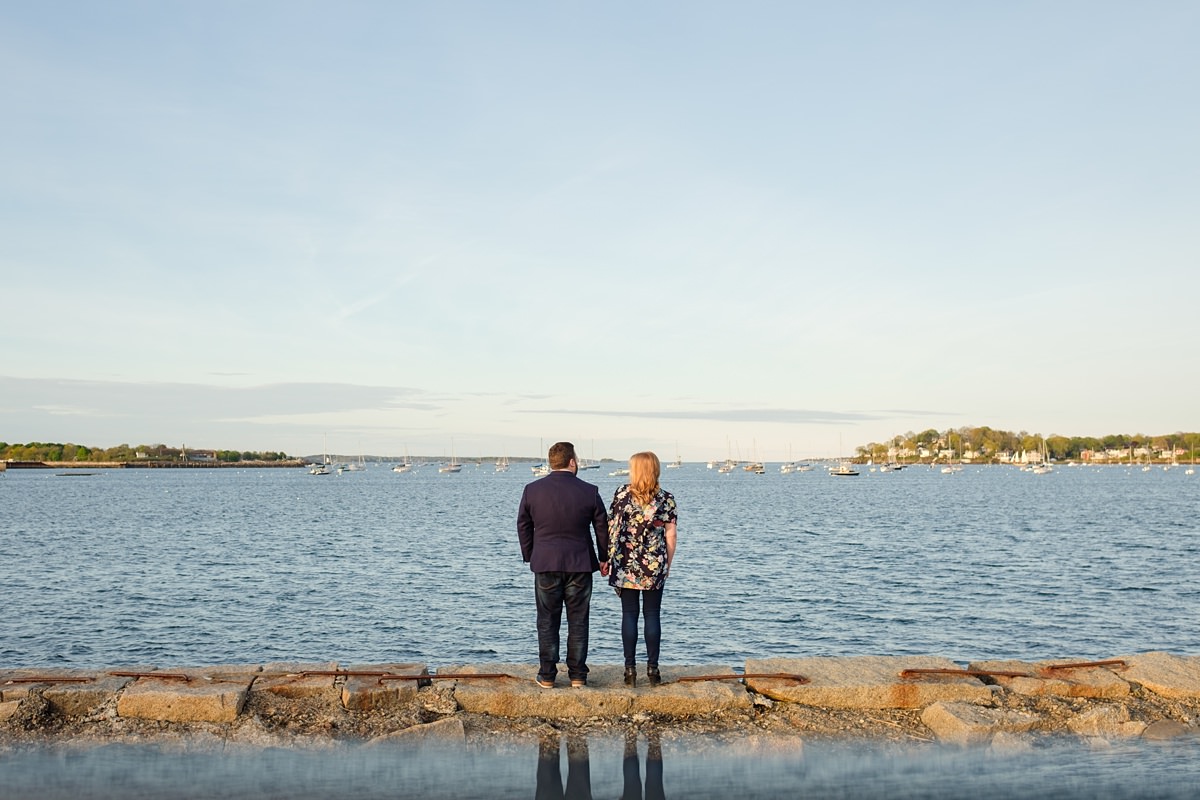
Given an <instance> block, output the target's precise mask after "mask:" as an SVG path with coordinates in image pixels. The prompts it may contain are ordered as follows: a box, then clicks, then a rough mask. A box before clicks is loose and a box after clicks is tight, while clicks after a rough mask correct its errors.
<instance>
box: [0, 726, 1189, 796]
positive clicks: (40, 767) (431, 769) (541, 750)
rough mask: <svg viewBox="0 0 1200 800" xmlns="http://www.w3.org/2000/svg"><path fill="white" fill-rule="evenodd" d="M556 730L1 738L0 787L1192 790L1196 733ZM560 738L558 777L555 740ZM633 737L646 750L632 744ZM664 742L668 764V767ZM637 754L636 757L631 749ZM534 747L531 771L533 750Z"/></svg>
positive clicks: (239, 792)
mask: <svg viewBox="0 0 1200 800" xmlns="http://www.w3.org/2000/svg"><path fill="white" fill-rule="evenodd" d="M585 737H586V735H585V734H582V733H573V734H567V735H566V736H565V738H560V734H558V733H555V734H554V738H551V739H548V740H545V741H542V742H540V743H539V742H538V741H535V740H529V739H522V740H517V741H510V742H489V743H486V744H484V743H482V742H476V743H470V742H468V743H458V744H456V743H451V742H445V741H441V742H436V741H426V742H424V743H421V744H414V743H408V744H404V743H400V742H383V743H375V744H372V745H370V746H359V745H350V744H332V743H331V744H329V745H328V747H326V748H323V749H319V750H307V751H305V750H298V749H294V748H289V747H278V748H275V747H265V748H264V747H249V746H247V747H239V746H237V745H236V744H234V743H233V742H223V741H221V740H218V739H215V738H206V737H199V738H198V739H197V740H196V741H195V742H191V743H189V742H184V741H179V740H176V741H174V742H166V743H162V744H161V745H159V746H145V745H139V746H128V745H108V746H102V747H96V746H88V745H84V744H80V745H77V746H72V747H63V748H31V749H24V748H17V747H10V746H2V745H0V798H4V800H7V798H10V797H11V798H21V800H93V799H98V798H112V799H113V800H117V798H119V800H198V799H199V798H217V797H253V798H264V800H266V799H269V800H275V799H276V798H278V800H283V799H284V798H286V800H318V798H319V799H320V800H326V798H330V797H337V798H346V799H347V800H406V798H420V800H472V799H473V798H479V799H480V800H484V799H485V798H486V800H497V798H501V799H504V798H516V799H518V800H529V798H530V796H531V795H532V796H534V797H535V798H543V797H546V798H550V797H553V798H591V797H597V798H616V797H621V798H635V797H637V798H645V800H654V798H660V797H663V796H664V794H665V793H668V792H669V794H670V795H671V796H672V797H686V798H688V799H689V800H695V799H697V798H699V800H708V799H709V798H722V800H724V798H730V797H736V798H738V800H774V798H792V797H803V798H805V800H824V799H825V798H830V799H832V798H837V800H846V798H855V800H874V798H887V800H959V799H960V798H963V797H979V798H987V800H1028V798H1043V797H1053V798H1055V800H1143V798H1154V800H1194V799H1195V797H1196V796H1197V795H1196V786H1197V785H1200V758H1197V753H1198V750H1200V741H1198V740H1195V739H1181V740H1178V741H1172V742H1160V743H1151V742H1142V741H1129V742H1125V741H1114V742H1109V743H1106V744H1103V745H1101V744H1096V743H1088V742H1081V741H1078V740H1074V739H1066V740H1036V743H1033V744H1031V745H1030V748H1029V749H1028V750H1024V751H1022V750H1014V751H1011V752H1010V751H1006V750H1003V749H1000V750H998V749H994V748H987V747H984V748H966V749H959V748H945V747H939V746H912V747H899V746H883V745H878V746H876V745H870V744H867V743H860V744H853V743H846V744H840V743H839V744H835V743H826V744H822V743H819V742H813V743H811V744H810V743H804V744H803V746H798V744H797V742H796V741H795V740H785V741H780V740H776V739H772V738H771V737H759V736H754V735H749V736H747V737H744V738H742V739H738V740H734V741H714V740H712V739H708V738H705V737H689V736H679V735H674V734H672V733H671V732H670V731H664V732H663V741H662V743H661V745H660V744H659V742H658V739H657V737H656V736H655V735H654V733H653V732H652V730H651V729H650V727H649V726H647V727H644V728H643V729H642V730H641V731H640V732H639V733H637V734H632V735H628V736H626V737H625V738H624V739H623V740H622V737H621V736H620V735H616V736H613V735H593V736H591V737H588V738H585ZM564 742H565V749H566V751H567V752H566V762H567V763H566V773H565V777H566V781H565V783H564V780H563V778H564V772H563V769H562V756H563V753H562V749H563V748H564ZM643 748H644V749H643ZM664 751H665V756H666V759H667V760H669V761H670V762H671V769H670V773H669V774H664V770H663V762H664V758H663V756H664ZM639 756H641V757H640V758H639ZM535 758H536V759H537V760H536V764H537V768H536V771H535V773H534V774H533V775H531V774H530V772H529V766H530V762H531V761H534V759H535Z"/></svg>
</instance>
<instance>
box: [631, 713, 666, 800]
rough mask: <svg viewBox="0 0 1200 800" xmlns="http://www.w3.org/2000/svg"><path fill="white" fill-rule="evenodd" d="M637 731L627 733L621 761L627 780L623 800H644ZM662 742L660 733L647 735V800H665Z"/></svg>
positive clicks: (653, 731) (655, 732)
mask: <svg viewBox="0 0 1200 800" xmlns="http://www.w3.org/2000/svg"><path fill="white" fill-rule="evenodd" d="M639 770H640V765H639V764H638V749H637V731H632V730H631V731H626V733H625V754H624V756H623V757H622V759H621V771H622V773H623V774H624V778H625V791H623V792H622V793H621V800H642V778H641V775H640V774H639ZM665 797H666V794H664V793H663V760H662V741H661V740H660V739H659V736H658V731H657V730H651V731H649V732H648V733H647V734H646V794H645V800H663V798H665Z"/></svg>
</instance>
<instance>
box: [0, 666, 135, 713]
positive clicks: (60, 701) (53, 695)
mask: <svg viewBox="0 0 1200 800" xmlns="http://www.w3.org/2000/svg"><path fill="white" fill-rule="evenodd" d="M33 678H45V680H44V681H39V682H31V679H33ZM130 680H131V679H130V678H118V677H113V676H111V675H108V674H106V673H104V672H97V671H95V670H82V669H59V668H56V669H15V670H7V671H5V672H4V673H0V699H3V700H19V699H20V698H23V697H25V696H26V695H28V694H29V693H30V692H31V691H37V692H40V693H41V695H42V697H44V698H45V699H46V701H47V702H48V703H49V704H50V705H51V706H52V707H53V708H54V710H55V711H56V712H58V713H59V714H62V715H64V716H67V717H77V716H84V715H86V714H89V713H91V712H93V711H94V710H96V709H97V708H99V707H100V706H102V705H104V704H105V703H107V702H108V701H109V700H111V699H112V698H113V696H114V695H115V694H116V693H117V692H119V691H120V690H121V689H122V688H124V687H125V685H126V684H128V683H129V681H130Z"/></svg>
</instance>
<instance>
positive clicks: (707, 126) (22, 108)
mask: <svg viewBox="0 0 1200 800" xmlns="http://www.w3.org/2000/svg"><path fill="white" fill-rule="evenodd" d="M1198 34H1200V6H1198V5H1197V4H1195V3H1191V2H1148V3H1142V4H1137V5H1136V6H1135V5H1130V4H1128V3H1105V2H1036V3H1033V2H1030V3H1023V2H1009V3H961V2H911V3H893V2H878V3H871V2H857V3H855V2H850V3H803V2H797V3H785V2H780V3H762V2H738V3H704V2H697V3H670V4H656V3H627V2H616V3H603V4H584V3H572V2H556V3H507V4H502V3H483V2H480V3H458V2H448V3H404V2H386V3H385V2H380V3H374V2H350V3H339V4H332V3H303V2H287V3H283V2H279V3H276V2H258V3H255V2H249V3H246V2H213V1H212V0H205V2H173V3H159V2H149V1H148V2H121V1H119V0H118V1H115V2H108V3H89V2H75V3H70V2H46V3H15V2H4V3H0V71H2V74H4V75H5V76H6V77H5V80H4V81H3V82H0V109H2V111H0V113H2V114H3V118H2V119H3V125H0V152H3V153H4V155H3V157H2V158H0V212H2V213H0V296H2V297H3V301H4V302H3V306H4V324H3V326H2V327H0V349H2V352H3V357H2V360H0V440H5V441H10V442H24V441H32V440H39V441H75V442H82V443H85V444H91V445H97V446H112V445H115V444H119V443H122V442H126V443H129V444H154V443H160V442H162V443H167V444H173V445H178V444H181V443H186V444H187V445H189V446H191V447H232V448H238V449H254V450H284V451H287V452H290V453H313V452H320V450H321V446H322V442H323V441H324V440H325V438H326V437H327V438H328V442H329V448H330V450H331V451H334V452H341V453H356V452H360V451H365V452H368V453H377V454H400V453H402V452H403V451H404V449H405V448H406V447H407V449H408V450H410V451H411V452H412V453H413V454H414V455H415V454H418V453H423V454H431V455H439V454H444V453H448V452H449V451H450V450H451V449H453V450H454V451H455V452H456V454H457V455H459V456H460V457H471V456H473V455H489V454H490V455H495V454H508V455H512V456H519V455H531V456H532V455H535V454H536V451H537V450H538V447H539V443H544V445H546V446H548V445H549V444H550V443H551V442H553V441H555V440H558V439H570V440H573V441H575V442H576V443H577V444H578V445H579V446H580V448H581V452H582V453H583V454H585V455H586V454H591V453H594V454H595V455H596V456H597V457H601V456H605V457H616V458H623V457H625V456H627V455H628V454H629V453H631V452H633V451H635V450H640V449H646V448H650V449H655V450H657V451H658V452H659V453H660V455H664V456H673V455H674V453H675V452H676V449H678V452H679V453H680V454H681V455H682V456H683V457H684V458H686V459H691V460H701V459H708V458H712V457H724V456H725V455H726V454H727V452H729V451H730V450H733V449H736V450H737V451H738V452H740V453H741V455H743V456H748V455H751V454H753V453H754V452H755V451H756V452H757V455H759V457H761V458H764V459H769V460H781V459H783V458H785V457H787V456H788V453H789V451H791V452H794V454H795V455H797V456H800V455H802V454H803V455H805V456H807V455H837V454H838V451H839V449H844V450H845V451H846V452H847V453H849V452H850V451H851V450H852V449H853V447H854V445H857V444H862V443H866V442H868V441H880V440H884V439H886V438H888V437H890V436H892V435H894V434H897V433H903V432H905V431H908V430H924V429H926V428H930V427H933V428H938V429H945V428H947V427H951V426H954V427H957V426H961V425H969V424H973V425H990V426H992V427H995V428H1003V429H1012V430H1027V431H1030V432H1040V433H1044V434H1050V433H1059V434H1064V435H1103V434H1107V433H1120V432H1130V433H1132V432H1144V433H1169V432H1173V431H1176V430H1196V429H1197V428H1200V421H1198V420H1197V417H1196V414H1195V411H1194V409H1195V398H1196V396H1197V389H1198V388H1200V378H1198V376H1197V371H1198V370H1197V362H1196V358H1195V355H1194V353H1195V340H1196V325H1195V319H1196V315H1197V307H1198V306H1200V292H1198V291H1197V290H1198V289H1200V278H1198V277H1197V264H1198V262H1200V259H1198V258H1197V257H1198V255H1200V234H1198V233H1197V220H1200V148H1198V147H1197V146H1196V143H1197V142H1198V141H1200V104H1198V103H1197V102H1196V98H1197V96H1198V92H1197V88H1198V84H1200V51H1198V50H1197V48H1196V47H1195V41H1196V40H1197V36H1198Z"/></svg>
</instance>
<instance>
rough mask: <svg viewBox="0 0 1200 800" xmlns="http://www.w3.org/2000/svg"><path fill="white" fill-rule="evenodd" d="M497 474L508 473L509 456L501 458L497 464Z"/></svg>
mask: <svg viewBox="0 0 1200 800" xmlns="http://www.w3.org/2000/svg"><path fill="white" fill-rule="evenodd" d="M496 472H508V456H500V460H499V461H497V462H496Z"/></svg>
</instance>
